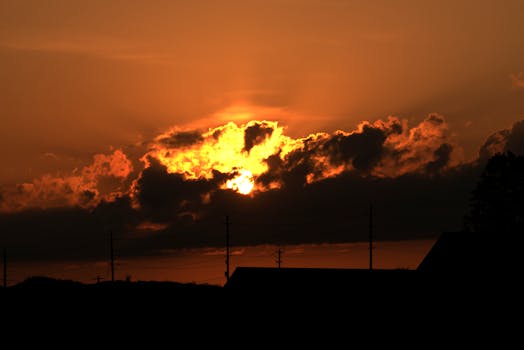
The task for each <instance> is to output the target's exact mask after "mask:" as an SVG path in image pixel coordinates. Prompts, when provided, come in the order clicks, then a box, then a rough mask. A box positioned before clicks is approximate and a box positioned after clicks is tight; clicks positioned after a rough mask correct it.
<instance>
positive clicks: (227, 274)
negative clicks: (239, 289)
mask: <svg viewBox="0 0 524 350" xmlns="http://www.w3.org/2000/svg"><path fill="white" fill-rule="evenodd" d="M225 275H226V283H227V282H229V216H228V215H226V272H225Z"/></svg>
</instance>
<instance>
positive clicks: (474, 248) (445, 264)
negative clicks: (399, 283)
mask: <svg viewBox="0 0 524 350" xmlns="http://www.w3.org/2000/svg"><path fill="white" fill-rule="evenodd" d="M522 257H523V253H522V236H521V235H519V234H487V233H475V232H446V233H443V234H442V235H441V236H440V237H439V239H438V240H437V241H436V242H435V244H434V245H433V247H432V248H431V250H430V251H429V252H428V254H427V255H426V257H425V258H424V259H423V260H422V262H421V263H420V265H419V266H418V270H419V271H422V272H425V273H426V272H427V273H439V274H448V275H451V274H452V275H462V276H477V275H481V274H497V275H504V274H505V273H513V272H516V271H522V267H523V259H522Z"/></svg>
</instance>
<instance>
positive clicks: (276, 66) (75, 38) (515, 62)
mask: <svg viewBox="0 0 524 350" xmlns="http://www.w3.org/2000/svg"><path fill="white" fill-rule="evenodd" d="M522 13H524V3H523V2H522V1H520V0H515V1H512V0H508V1H503V2H500V1H462V0H459V1H457V0H453V1H448V0H444V1H442V0H439V1H434V0H429V1H423V2H420V1H372V2H370V1H338V0H336V1H335V0H322V1H321V0H283V1H273V0H269V1H268V0H265V1H240V0H238V1H220V2H217V1H198V2H188V1H171V0H170V1H167V0H166V1H124V0H120V1H118V0H103V1H102V0H93V1H77V0H70V1H58V0H49V1H39V0H33V1H31V0H27V1H24V0H21V1H9V0H7V1H6V0H0V106H1V107H0V119H1V120H2V124H1V125H2V126H1V128H0V152H1V153H0V155H1V157H2V159H3V165H4V170H3V171H2V172H1V173H0V184H7V183H9V184H12V183H19V182H23V181H30V180H32V179H33V178H35V177H38V176H41V175H42V174H44V173H55V172H58V171H64V172H71V171H72V170H73V169H75V168H78V169H82V167H84V166H85V165H86V164H87V163H89V162H90V160H91V159H92V155H93V154H96V153H108V151H109V150H110V147H111V146H112V147H115V148H123V149H124V151H125V152H126V154H128V155H129V153H133V152H137V153H140V152H139V151H136V148H137V147H138V145H141V143H142V142H147V141H150V140H151V139H152V137H154V136H156V135H158V134H159V133H161V132H164V131H165V130H166V129H167V128H169V127H171V126H184V125H188V124H195V125H199V126H202V125H205V126H206V127H215V126H217V125H220V124H224V122H225V121H227V119H235V118H237V119H248V118H247V117H248V115H246V114H242V113H249V112H252V114H253V113H254V114H255V115H254V117H255V119H269V120H279V121H281V122H282V123H283V124H284V125H286V126H287V127H288V129H287V133H288V134H289V135H291V136H292V137H298V136H305V135H307V134H308V133H310V132H317V131H327V132H332V131H334V130H336V129H343V130H350V129H354V128H355V127H356V125H357V124H358V123H359V122H360V121H362V120H371V121H374V120H376V119H378V118H385V117H387V116H388V115H395V116H398V117H399V118H406V119H408V120H410V121H411V122H412V124H417V123H419V122H420V121H422V120H423V119H424V118H425V117H426V116H427V115H428V114H429V113H432V112H436V113H439V114H441V115H443V116H444V117H446V120H447V121H448V123H449V124H450V129H451V130H452V132H453V134H454V137H456V139H457V142H458V143H459V144H460V145H462V147H463V149H464V152H465V156H466V158H467V159H471V158H474V156H475V153H476V152H477V150H478V147H479V146H480V145H481V144H482V143H483V141H484V140H485V138H486V137H487V136H488V135H489V134H491V133H492V132H494V131H497V130H500V129H503V128H508V127H510V126H511V125H512V124H513V122H515V121H516V120H519V119H521V118H522V116H523V114H524V98H523V97H524V95H523V94H524V89H523V87H524V75H523V73H522V72H524V64H523V63H522V62H524V36H522V33H524V22H523V21H522V18H521V17H522ZM238 106H241V107H238ZM242 106H243V107H242ZM235 108H236V109H237V110H236V112H232V111H234V110H235ZM221 111H222V113H220V112H221ZM242 111H244V112H242ZM217 113H218V114H217ZM259 114H263V115H259ZM249 117H252V115H251V116H249Z"/></svg>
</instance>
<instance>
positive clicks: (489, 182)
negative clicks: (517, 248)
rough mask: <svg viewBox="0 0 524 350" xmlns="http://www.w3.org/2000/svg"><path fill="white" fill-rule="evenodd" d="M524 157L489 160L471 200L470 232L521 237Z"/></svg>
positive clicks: (508, 155) (509, 155)
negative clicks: (519, 234) (507, 234)
mask: <svg viewBox="0 0 524 350" xmlns="http://www.w3.org/2000/svg"><path fill="white" fill-rule="evenodd" d="M523 220H524V157H523V156H517V155H515V154H513V153H511V152H507V153H502V154H501V153H499V154H496V155H494V156H493V157H491V158H490V159H489V161H488V163H487V164H486V167H485V168H484V171H483V172H482V175H481V177H480V181H479V183H478V184H477V187H476V188H475V189H474V190H473V192H472V196H471V200H470V213H469V216H467V217H466V218H465V226H466V229H467V230H469V231H474V232H490V233H522V232H523V228H524V222H523Z"/></svg>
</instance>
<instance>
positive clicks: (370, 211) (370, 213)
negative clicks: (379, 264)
mask: <svg viewBox="0 0 524 350" xmlns="http://www.w3.org/2000/svg"><path fill="white" fill-rule="evenodd" d="M369 271H373V204H371V203H370V204H369Z"/></svg>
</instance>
